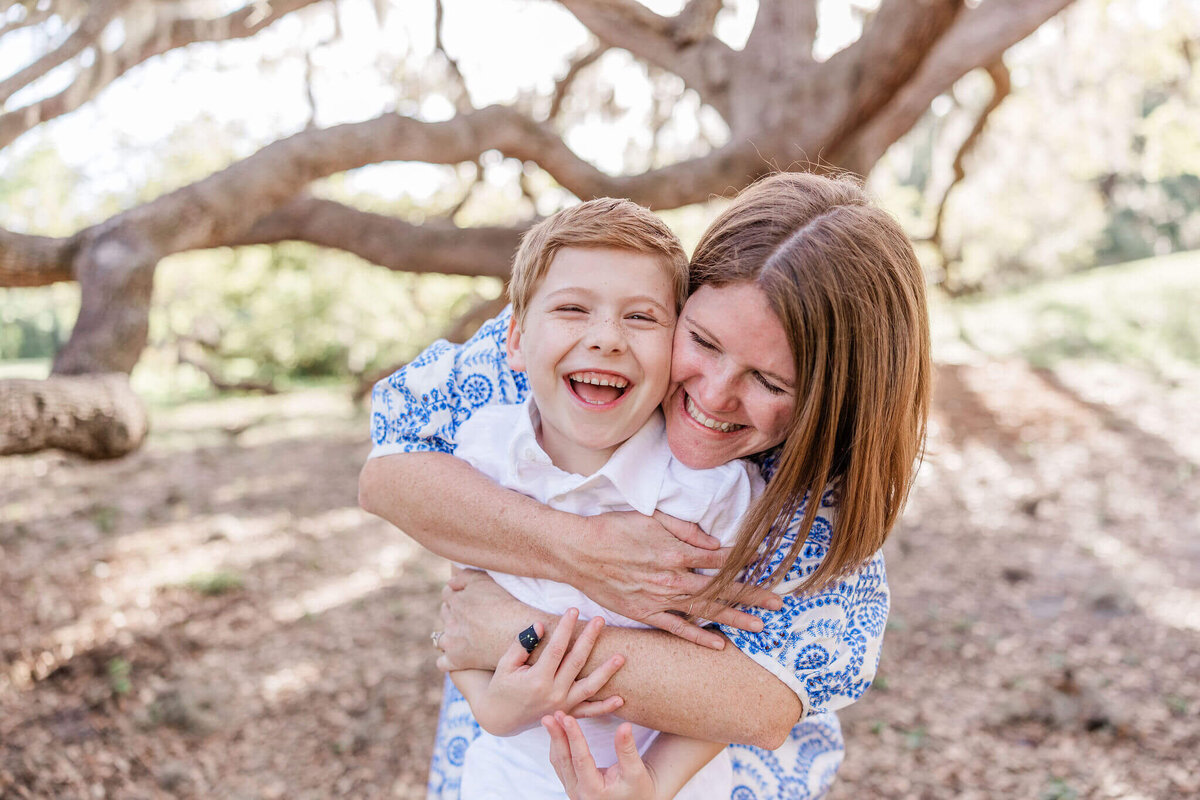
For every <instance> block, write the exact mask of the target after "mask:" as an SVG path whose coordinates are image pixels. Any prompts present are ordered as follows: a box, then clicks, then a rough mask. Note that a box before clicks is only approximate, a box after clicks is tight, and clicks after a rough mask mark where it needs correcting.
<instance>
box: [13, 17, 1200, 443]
mask: <svg viewBox="0 0 1200 800" xmlns="http://www.w3.org/2000/svg"><path fill="white" fill-rule="evenodd" d="M648 5H653V7H654V10H653V11H652V10H650V9H649V8H647V7H645V6H642V5H640V4H637V3H634V2H630V1H629V0H619V1H617V2H598V1H597V0H562V2H560V3H559V4H557V5H556V4H549V3H535V4H525V3H517V2H503V3H501V2H495V3H486V4H479V3H469V2H451V1H450V0H446V2H444V3H443V2H434V1H433V0H430V2H428V3H423V4H404V5H403V6H401V4H399V3H388V2H384V0H376V2H373V3H370V4H368V3H367V2H366V1H365V0H361V1H360V2H355V0H342V2H340V3H333V2H330V0H307V2H305V1H304V0H273V1H272V2H265V1H262V0H259V1H258V2H253V3H245V4H244V6H242V7H239V5H238V4H236V3H228V2H225V3H220V2H186V3H185V2H162V1H161V0H160V2H147V1H146V0H101V1H99V2H93V3H89V4H84V3H78V2H66V0H62V1H59V0H28V2H20V3H15V4H9V5H8V7H7V10H6V11H5V12H4V16H3V17H2V18H0V41H3V42H5V43H6V47H5V50H6V51H7V53H6V55H5V56H4V57H5V58H9V59H14V60H11V61H3V62H0V76H4V77H0V103H3V106H2V112H0V147H3V148H5V149H3V150H0V170H2V171H0V209H3V212H2V213H3V216H2V217H0V285H8V286H22V287H34V286H43V287H45V288H42V289H9V290H7V292H6V293H5V294H4V298H3V308H2V310H0V314H2V315H3V316H2V319H3V324H4V330H3V332H2V333H0V358H7V357H20V356H28V355H35V354H45V353H46V351H47V350H48V348H50V347H53V348H54V349H55V352H56V355H55V359H54V365H53V369H52V375H51V377H50V378H49V379H48V380H46V381H28V380H9V381H2V380H0V410H3V412H4V414H3V417H4V421H3V423H0V452H23V451H29V450H32V449H37V448H40V447H44V446H59V447H65V448H68V449H73V450H76V451H78V452H83V453H85V454H88V455H92V456H112V455H119V454H121V453H123V452H127V451H128V450H129V449H131V448H133V447H136V446H137V445H138V443H139V442H140V440H141V435H142V433H143V432H144V428H145V422H144V420H145V418H144V412H143V411H142V409H141V405H140V403H139V402H138V400H137V398H136V397H135V396H134V395H133V394H132V393H131V392H130V389H129V384H128V381H127V379H126V378H125V377H124V376H127V375H128V374H129V373H130V372H131V371H132V370H133V369H134V366H135V365H137V364H138V363H139V359H141V358H142V355H143V351H144V349H145V347H146V345H147V343H149V344H150V345H152V347H151V350H150V353H149V355H148V359H147V360H154V359H169V360H172V361H173V360H175V359H181V360H183V361H187V362H190V363H193V364H196V365H197V368H198V369H199V370H201V371H202V372H205V373H207V374H208V375H209V376H210V378H211V379H212V381H213V383H214V384H217V385H230V386H252V385H262V384H267V383H270V382H272V381H274V382H278V381H280V380H281V379H285V378H297V377H346V376H360V377H361V376H370V375H371V374H372V373H374V372H376V371H377V370H379V369H380V368H382V367H387V366H390V365H392V364H395V363H396V362H397V361H399V360H402V359H404V358H407V357H409V356H411V355H412V354H413V353H414V352H415V350H416V348H418V347H420V346H421V345H423V344H424V343H425V342H427V341H428V340H429V339H430V338H432V337H433V336H435V335H439V334H442V333H446V332H451V333H462V332H464V331H465V330H467V329H468V326H469V324H470V322H471V321H472V320H475V321H478V319H481V318H483V315H485V314H487V313H488V312H490V311H491V310H494V309H495V308H496V299H495V298H496V297H497V296H498V295H499V292H500V286H499V282H498V280H497V278H501V277H503V276H504V275H505V274H506V272H507V267H508V260H509V258H510V255H511V251H512V249H513V246H514V244H515V242H516V241H517V237H518V236H519V234H520V231H521V230H523V229H524V227H525V226H526V225H528V224H529V221H530V220H532V219H534V218H536V217H537V216H539V215H544V214H547V213H551V212H553V211H554V210H556V209H557V208H559V207H561V206H562V205H564V204H566V203H569V202H572V201H573V198H575V197H590V196H596V195H619V196H626V197H630V198H632V199H634V200H636V201H638V202H642V203H645V204H647V205H649V206H651V207H652V208H654V209H655V210H658V211H666V212H667V213H666V214H665V215H664V216H667V217H668V218H669V220H670V221H671V223H672V224H673V225H674V226H675V227H676V229H677V230H679V231H680V233H681V234H682V235H683V236H684V238H685V240H686V239H687V238H688V237H689V236H692V237H694V235H695V233H697V232H698V230H699V229H700V228H701V227H702V226H703V224H704V222H705V221H706V220H707V218H708V215H709V211H708V210H707V209H706V208H705V207H704V206H702V205H698V204H704V203H706V202H708V201H710V200H711V199H712V198H714V197H717V198H719V197H722V196H725V197H727V196H729V195H730V194H731V193H732V192H733V191H736V190H737V189H738V188H740V187H742V186H744V185H745V184H746V183H748V182H749V181H751V180H753V179H754V178H756V177H758V176H759V175H761V174H763V173H764V172H766V171H768V170H771V169H803V168H811V167H812V166H813V164H814V163H816V164H818V165H819V166H820V167H821V168H836V169H847V170H851V171H854V172H858V173H860V174H863V175H866V174H868V173H872V174H871V180H872V183H873V185H874V187H875V189H876V191H877V192H878V193H879V194H880V196H881V197H882V198H883V199H884V201H885V203H886V204H887V205H888V206H889V207H890V208H891V209H892V210H893V211H894V213H896V214H897V215H898V216H900V217H901V219H902V220H903V221H904V222H905V224H906V227H907V228H908V230H909V232H910V233H911V234H912V235H913V236H914V238H917V239H919V240H920V239H925V240H927V241H928V243H929V250H928V252H927V253H926V255H927V256H928V259H929V263H930V266H931V273H932V274H933V276H934V278H935V280H936V281H938V282H940V283H941V284H942V285H944V286H945V287H946V288H947V289H949V290H950V291H952V292H955V293H958V292H963V291H971V290H975V289H979V288H987V287H989V286H995V285H1004V284H1005V283H1011V282H1012V281H1014V280H1029V279H1030V278H1038V277H1042V276H1045V275H1050V274H1054V273H1055V272H1059V271H1065V270H1071V269H1077V268H1080V267H1084V266H1088V265H1090V264H1093V263H1096V262H1097V261H1104V260H1121V259H1123V258H1126V257H1128V256H1131V255H1137V254H1140V253H1144V252H1160V251H1161V250H1163V249H1175V248H1179V247H1190V246H1195V243H1196V240H1197V235H1198V234H1197V231H1196V230H1195V227H1196V223H1195V219H1196V216H1195V214H1194V208H1195V205H1196V202H1197V198H1196V192H1197V187H1196V178H1195V173H1196V169H1195V161H1196V160H1197V155H1196V153H1195V151H1194V149H1193V150H1190V149H1189V148H1195V147H1196V141H1195V136H1194V134H1190V131H1194V130H1195V129H1196V125H1195V122H1196V120H1195V119H1194V117H1195V114H1196V113H1197V112H1196V110H1195V109H1196V108H1197V106H1196V103H1195V100H1196V94H1197V81H1196V78H1195V73H1194V70H1193V69H1192V54H1193V48H1194V44H1192V43H1193V42H1194V41H1195V40H1196V37H1197V30H1196V28H1195V25H1196V17H1197V15H1196V14H1195V13H1194V12H1195V7H1194V5H1195V4H1194V3H1193V2H1190V0H1153V1H1151V0H1108V1H1106V0H1080V2H1079V3H1077V4H1076V5H1075V7H1074V8H1072V9H1071V11H1070V13H1068V14H1066V15H1062V16H1059V17H1057V18H1055V19H1054V21H1053V22H1051V23H1050V24H1048V25H1043V23H1045V22H1046V20H1049V19H1051V18H1052V17H1054V16H1055V14H1057V12H1058V11H1060V10H1061V9H1062V8H1063V7H1065V6H1067V5H1070V0H1004V1H1003V2H1002V1H1001V0H985V2H982V3H964V2H962V1H961V0H924V1H923V2H909V1H908V0H882V2H865V1H861V0H856V2H835V1H834V0H822V1H821V2H817V0H807V1H806V2H789V1H786V0H762V2H760V3H758V4H754V3H752V2H747V1H745V0H743V2H725V3H722V2H719V0H692V1H691V2H688V3H686V4H682V3H678V2H676V3H669V2H662V3H657V4H648ZM393 6H394V7H393ZM401 11H403V13H404V17H403V18H400V14H399V12H401ZM368 17H369V21H368V22H366V23H364V22H363V20H364V19H366V18H368ZM368 29H369V30H370V31H371V32H373V36H374V38H370V37H368V38H367V39H363V38H361V37H362V36H363V33H362V32H363V31H364V30H368ZM1035 31H1036V32H1037V33H1036V34H1035V35H1033V36H1030V34H1033V33H1034V32H1035ZM1026 37H1029V38H1028V39H1027V38H1026ZM1022 40H1024V41H1022ZM364 41H367V42H368V44H367V45H364V44H363V42H364ZM22 53H23V56H22V55H21V54H22ZM9 54H11V55H9ZM1002 56H1003V57H1002ZM139 65H140V66H139ZM163 74H165V75H167V76H168V77H167V78H159V80H160V81H162V80H165V81H173V82H174V83H175V85H177V86H178V87H179V88H178V92H179V94H180V95H181V96H186V95H187V93H189V92H191V93H194V94H193V96H194V98H195V100H194V103H195V105H194V107H193V108H192V111H191V113H190V114H189V115H187V116H185V117H184V118H183V119H182V121H175V122H171V121H169V120H170V119H171V118H170V117H169V116H168V114H167V113H166V111H165V110H164V111H163V113H162V114H159V115H155V113H154V109H148V110H147V109H141V110H140V113H138V114H137V115H136V119H135V118H134V117H133V115H130V118H129V119H127V120H126V121H125V127H123V128H121V131H122V133H121V134H120V135H118V136H114V137H113V139H114V140H113V141H112V142H111V143H106V145H105V150H104V153H105V155H104V157H103V158H99V157H96V158H91V159H90V160H89V159H84V160H83V161H82V162H81V161H80V160H78V159H77V160H75V161H69V160H67V159H64V158H63V156H62V154H60V152H59V149H61V147H60V146H59V145H61V142H62V135H61V134H60V135H59V138H58V139H55V138H54V137H55V135H56V132H59V131H64V130H66V129H67V127H68V126H69V125H70V124H71V123H72V120H78V119H86V118H87V116H86V115H88V114H92V115H93V116H92V117H91V118H92V119H93V120H102V119H103V117H102V114H101V115H100V116H99V117H97V116H96V114H97V112H96V111H95V109H96V108H98V107H99V108H105V107H107V106H105V105H104V104H105V103H111V104H112V105H116V104H117V102H118V100H117V99H114V98H118V97H119V96H120V94H121V93H122V92H128V93H134V92H137V91H138V87H139V86H141V87H149V86H151V85H152V84H153V81H154V79H153V78H152V77H151V76H152V75H160V76H161V75H163ZM197 76H201V77H202V78H203V79H204V80H207V81H208V82H209V83H210V84H212V85H213V86H216V85H221V86H224V87H226V88H225V90H224V93H220V92H217V91H208V90H207V88H206V84H203V83H199V82H198V81H199V80H200V78H198V77H197ZM222 79H224V80H225V82H224V83H219V82H220V81H221V80H222ZM231 80H232V81H233V82H234V85H235V87H236V88H235V89H234V90H232V91H231V90H229V89H228V87H229V86H230V85H231V83H230V81H231ZM256 82H257V84H260V85H269V86H270V87H271V94H270V96H269V97H264V96H262V95H261V94H260V95H257V96H255V95H253V85H254V84H255V83H256ZM498 83H504V84H505V85H504V86H503V88H497V84H498ZM241 86H244V87H245V91H244V92H242V94H244V95H245V97H239V92H238V91H237V89H238V88H241ZM129 87H133V88H129ZM147 96H149V91H148V90H147ZM246 98H251V99H250V100H247V99H246ZM255 104H257V106H255ZM123 107H124V108H130V107H132V106H131V105H130V104H129V103H128V102H127V103H126V105H125V106H123ZM263 108H269V109H270V110H271V113H269V114H265V115H264V113H263ZM381 111H382V113H380V112H381ZM993 112H994V113H993ZM372 115H377V116H372ZM160 119H161V120H162V121H159V120H160ZM361 120H366V121H361ZM164 126H165V127H164ZM78 127H79V126H78V125H77V126H76V128H77V129H78ZM97 127H98V128H99V129H101V130H103V127H104V126H103V125H97ZM156 131H159V133H157V134H156ZM284 137H286V138H284ZM889 148H890V150H889ZM885 153H886V156H885ZM881 159H882V161H881ZM110 162H111V163H110ZM396 162H402V165H401V166H397V165H396ZM417 162H425V164H426V165H428V166H423V165H420V164H419V163H417ZM877 162H879V164H878V166H876V163H877ZM368 165H375V166H368ZM873 168H874V171H873V172H872V169H873ZM97 175H100V176H102V177H99V178H98V177H96V176H97ZM671 209H678V210H677V211H671ZM1189 220H1190V221H1189ZM285 241H289V243H288V244H286V245H284V244H278V243H280V242H285ZM266 245H271V246H270V247H266ZM212 248H223V249H216V250H214V249H212ZM372 264H373V265H379V266H383V267H387V268H388V269H389V270H392V271H393V272H388V271H385V270H380V269H377V268H376V267H373V266H371V265H372ZM395 273H400V274H395ZM447 275H460V276H464V277H459V278H451V277H446V276H447ZM465 276H491V277H490V278H489V277H483V278H479V277H465ZM77 286H78V287H79V288H78V289H77V288H76V287H77ZM152 287H153V292H152ZM0 291H4V290H0ZM152 300H153V302H152ZM77 311H78V319H77V321H76V313H77ZM458 319H463V320H464V322H463V324H461V325H458V326H457V328H458V329H457V330H455V327H456V326H455V320H458ZM143 361H145V360H143ZM90 376H104V377H103V378H102V379H101V378H92V377H90ZM135 378H136V374H135ZM203 383H204V381H203V380H202V379H199V378H198V377H197V384H196V385H203ZM177 388H179V387H177ZM183 388H185V389H186V388H187V387H183Z"/></svg>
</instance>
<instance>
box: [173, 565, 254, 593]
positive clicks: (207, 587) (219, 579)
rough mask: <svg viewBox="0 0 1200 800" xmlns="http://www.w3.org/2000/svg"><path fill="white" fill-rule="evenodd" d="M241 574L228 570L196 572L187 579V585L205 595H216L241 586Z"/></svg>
mask: <svg viewBox="0 0 1200 800" xmlns="http://www.w3.org/2000/svg"><path fill="white" fill-rule="evenodd" d="M242 585H243V583H242V576H241V575H239V574H238V573H236V572H230V571H228V570H218V571H217V572H197V573H196V574H195V575H193V576H192V577H190V578H188V580H187V587H188V588H189V589H191V590H192V591H194V592H199V593H200V594H202V595H205V596H207V597H216V596H218V595H222V594H228V593H229V592H236V591H238V590H239V589H241V588H242Z"/></svg>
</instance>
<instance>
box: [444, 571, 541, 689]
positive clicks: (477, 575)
mask: <svg viewBox="0 0 1200 800" xmlns="http://www.w3.org/2000/svg"><path fill="white" fill-rule="evenodd" d="M441 618H442V631H443V633H442V636H441V638H440V639H439V640H438V649H439V650H441V651H442V654H441V656H439V657H438V661H437V665H438V669H440V670H442V671H443V672H450V671H452V670H456V669H486V670H494V669H495V668H496V665H497V664H498V663H499V661H500V659H501V657H502V656H503V655H504V653H505V651H507V650H508V647H509V645H510V644H511V643H512V642H513V641H514V640H515V639H516V636H517V633H518V632H520V631H521V630H523V629H525V628H526V627H528V626H529V623H530V622H539V623H541V624H542V625H543V626H544V627H546V628H549V627H551V626H552V625H553V624H554V621H555V620H557V619H558V617H557V616H554V615H552V614H546V613H544V612H542V611H538V610H537V609H535V608H531V607H530V606H527V605H525V604H524V603H522V602H521V601H520V600H517V599H516V598H515V597H513V596H512V595H511V594H509V593H508V592H506V591H504V589H502V588H500V586H499V585H498V584H497V583H496V582H495V581H494V580H492V578H491V576H490V575H488V574H487V573H486V572H481V571H480V570H477V569H464V570H459V571H457V572H456V573H455V574H454V576H453V577H451V579H450V582H449V583H448V584H447V585H446V586H445V588H443V589H442V608H441Z"/></svg>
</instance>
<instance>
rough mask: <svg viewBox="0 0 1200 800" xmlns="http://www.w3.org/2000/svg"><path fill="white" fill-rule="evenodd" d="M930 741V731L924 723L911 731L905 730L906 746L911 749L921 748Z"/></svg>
mask: <svg viewBox="0 0 1200 800" xmlns="http://www.w3.org/2000/svg"><path fill="white" fill-rule="evenodd" d="M928 743H929V731H927V730H925V726H924V725H918V726H917V727H915V728H913V729H912V730H910V731H904V746H905V747H907V748H908V749H909V750H920V749H921V748H922V747H924V746H925V745H926V744H928Z"/></svg>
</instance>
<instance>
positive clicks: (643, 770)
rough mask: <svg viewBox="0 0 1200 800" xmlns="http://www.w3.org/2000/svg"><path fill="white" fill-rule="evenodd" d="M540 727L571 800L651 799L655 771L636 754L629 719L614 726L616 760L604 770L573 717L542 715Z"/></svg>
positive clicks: (652, 799) (551, 759) (653, 795)
mask: <svg viewBox="0 0 1200 800" xmlns="http://www.w3.org/2000/svg"><path fill="white" fill-rule="evenodd" d="M542 726H543V727H544V728H545V729H546V730H547V732H549V734H550V763H551V764H553V765H554V771H555V772H556V773H557V774H558V779H559V780H560V781H562V785H563V788H564V789H566V791H567V797H568V798H570V800H654V798H655V796H656V795H655V791H656V789H655V784H654V773H653V772H651V771H650V769H649V768H648V767H647V766H646V763H645V762H644V761H642V757H641V756H639V755H638V751H637V744H636V743H635V742H634V740H633V728H632V726H631V725H630V724H629V723H628V722H625V723H622V724H621V726H620V727H619V728H617V735H616V739H615V741H614V745H615V746H616V749H617V763H615V764H613V765H612V766H611V767H608V768H607V769H603V770H601V769H598V768H597V767H596V761H595V760H594V759H593V758H592V751H591V750H590V749H589V748H588V743H587V739H586V738H585V737H584V735H583V731H582V730H580V728H579V723H578V722H576V721H575V719H574V718H573V717H571V716H569V715H567V714H563V713H562V712H561V711H560V712H558V713H557V714H555V715H554V716H553V717H551V716H546V717H542Z"/></svg>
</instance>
